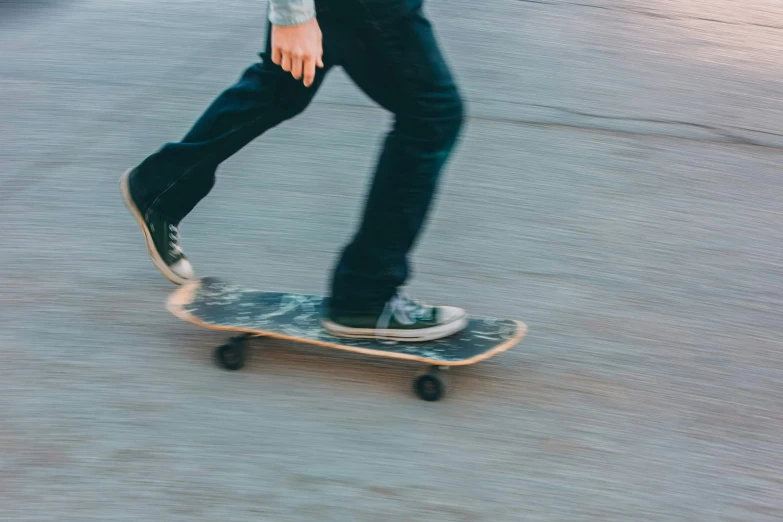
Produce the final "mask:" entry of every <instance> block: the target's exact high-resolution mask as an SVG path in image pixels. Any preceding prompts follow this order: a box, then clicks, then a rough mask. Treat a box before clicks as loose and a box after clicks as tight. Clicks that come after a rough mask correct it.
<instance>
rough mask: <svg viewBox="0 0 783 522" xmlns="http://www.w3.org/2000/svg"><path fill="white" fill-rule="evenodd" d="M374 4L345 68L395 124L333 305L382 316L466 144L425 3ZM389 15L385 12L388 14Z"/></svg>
mask: <svg viewBox="0 0 783 522" xmlns="http://www.w3.org/2000/svg"><path fill="white" fill-rule="evenodd" d="M375 3H377V4H379V5H377V6H376V5H374V3H373V1H372V0H368V1H367V3H366V6H367V8H366V12H365V16H364V18H363V19H361V20H357V21H356V22H355V23H356V28H355V30H354V31H347V32H346V34H348V35H350V37H351V38H356V39H357V40H358V41H351V40H350V39H348V38H346V39H343V40H342V41H341V46H340V56H341V64H342V65H343V67H344V68H345V70H346V72H347V73H348V74H349V75H350V76H351V78H352V79H353V80H354V81H355V82H356V84H357V85H358V86H359V87H360V88H361V89H362V90H363V91H364V92H365V93H367V95H368V96H370V97H371V98H373V99H374V100H375V101H376V102H378V103H379V104H380V105H382V106H383V107H385V108H386V109H388V110H389V111H391V112H393V113H394V115H395V122H394V126H393V128H392V129H391V131H390V132H389V134H388V135H387V137H386V141H385V144H384V148H383V152H382V153H381V155H380V158H379V160H378V164H377V167H376V171H375V175H374V181H373V184H372V188H371V190H370V193H369V195H368V198H367V202H366V206H365V209H364V214H363V217H362V222H361V225H360V227H359V230H358V232H357V234H356V235H355V237H354V238H353V240H352V242H351V243H350V244H349V245H348V246H347V247H346V248H345V250H344V251H343V254H342V257H341V259H340V261H339V263H338V265H337V268H336V270H335V274H334V279H333V286H332V306H333V307H334V308H336V309H341V310H355V311H358V310H367V311H378V310H380V309H382V308H383V307H384V305H385V303H387V302H388V300H389V299H390V298H391V297H392V296H393V295H394V294H395V293H396V292H397V288H398V287H399V286H401V285H403V284H404V283H405V281H406V279H407V277H408V273H409V268H408V254H409V252H410V250H411V249H412V247H413V245H414V242H415V240H416V238H417V236H418V234H419V232H420V230H421V228H422V226H423V224H424V222H425V219H426V217H427V213H428V210H429V208H430V206H431V202H432V199H433V196H434V194H435V191H436V188H437V182H438V178H439V175H440V172H441V169H442V167H443V165H444V164H445V162H446V160H447V158H448V156H449V153H450V152H451V150H452V148H453V146H454V144H455V141H456V139H457V136H458V133H459V130H460V127H461V124H462V120H463V104H462V100H461V97H460V95H459V92H458V91H457V88H456V86H455V84H454V80H453V78H452V75H451V73H450V71H449V69H448V66H447V65H446V63H445V61H444V59H443V57H442V55H441V53H440V50H439V48H438V44H437V41H436V38H435V35H434V34H433V31H432V28H431V26H430V23H429V21H428V20H427V19H426V18H425V17H424V15H423V13H422V12H421V4H420V2H410V1H408V2H406V1H401V0H394V1H391V2H388V1H385V2H375ZM381 11H384V12H381Z"/></svg>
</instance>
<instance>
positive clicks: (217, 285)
mask: <svg viewBox="0 0 783 522" xmlns="http://www.w3.org/2000/svg"><path fill="white" fill-rule="evenodd" d="M324 305H325V298H324V297H321V296H315V295H303V294H294V293H281V292H264V291H260V290H252V289H248V288H243V287H240V286H237V285H232V284H230V283H228V282H226V281H223V280H221V279H218V278H214V277H205V278H201V279H196V280H193V281H191V282H189V283H186V284H185V285H183V286H181V287H180V288H179V289H177V290H176V291H174V292H173V293H172V294H171V296H170V297H169V299H168V302H167V308H168V310H169V311H170V312H171V313H172V314H174V315H175V316H176V317H179V318H180V319H182V320H184V321H187V322H189V323H192V324H195V325H197V326H201V327H204V328H209V329H212V330H225V331H231V332H238V333H240V335H239V336H235V337H233V338H232V339H231V340H230V341H229V342H228V343H226V344H224V345H222V346H219V347H218V348H217V349H216V350H215V360H216V362H217V364H219V365H220V366H222V367H223V368H225V369H227V370H239V369H240V368H242V367H243V366H244V364H245V360H246V359H247V355H248V350H247V349H246V341H247V339H249V338H251V337H269V338H276V339H284V340H289V341H296V342H301V343H305V344H312V345H317V346H321V347H324V348H334V349H337V350H345V351H348V352H354V353H360V354H365V355H374V356H378V357H387V358H390V359H403V360H408V361H416V362H420V363H423V364H425V365H426V366H427V370H426V371H425V372H424V373H423V374H420V375H419V376H417V377H416V378H415V379H414V386H413V389H414V392H415V393H416V395H417V396H418V397H419V398H421V399H423V400H427V401H437V400H439V399H441V398H442V397H443V396H444V395H445V392H446V379H445V370H447V369H449V368H450V367H452V366H465V365H469V364H474V363H477V362H479V361H483V360H485V359H489V358H490V357H493V356H495V355H497V354H499V353H502V352H504V351H506V350H508V349H509V348H511V347H513V346H514V345H516V344H518V343H519V342H520V341H521V340H522V338H523V337H524V336H525V334H526V333H527V326H526V325H525V324H524V323H522V322H520V321H515V320H509V319H492V318H471V319H470V320H469V322H468V325H467V327H466V328H465V329H464V330H462V331H461V332H459V333H457V334H454V335H452V336H450V337H446V338H444V339H438V340H435V341H423V342H390V341H384V340H383V339H353V338H344V337H335V336H333V335H331V334H329V333H328V332H326V331H325V330H324V329H323V327H322V326H321V322H320V320H321V317H322V315H323V310H324Z"/></svg>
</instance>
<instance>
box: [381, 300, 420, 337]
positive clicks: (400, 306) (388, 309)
mask: <svg viewBox="0 0 783 522" xmlns="http://www.w3.org/2000/svg"><path fill="white" fill-rule="evenodd" d="M427 311H428V307H426V306H424V305H423V304H421V303H420V302H419V301H416V300H415V299H411V298H410V297H408V296H407V295H405V294H397V295H395V296H394V297H392V298H391V299H390V300H389V302H388V303H386V306H385V307H384V309H383V312H381V315H380V317H378V324H377V325H376V332H377V334H376V338H377V339H378V340H379V341H381V342H383V343H387V344H395V342H394V341H390V340H388V339H385V338H384V336H383V335H382V332H384V331H386V330H387V329H388V328H389V324H390V323H391V320H392V318H393V319H396V320H397V322H398V323H400V324H404V325H411V324H414V323H415V322H416V321H418V320H420V319H424V318H425V317H426V314H427Z"/></svg>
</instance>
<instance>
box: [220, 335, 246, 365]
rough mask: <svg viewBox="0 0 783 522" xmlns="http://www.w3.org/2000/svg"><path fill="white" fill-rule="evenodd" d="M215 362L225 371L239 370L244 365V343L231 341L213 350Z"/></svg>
mask: <svg viewBox="0 0 783 522" xmlns="http://www.w3.org/2000/svg"><path fill="white" fill-rule="evenodd" d="M215 360H216V361H217V363H218V364H219V365H220V366H221V367H223V368H225V369H226V370H232V371H233V370H239V369H241V368H242V367H243V366H244V365H245V343H244V342H242V341H241V340H236V339H235V340H232V341H231V342H229V343H226V344H224V345H222V346H218V348H217V349H216V350H215Z"/></svg>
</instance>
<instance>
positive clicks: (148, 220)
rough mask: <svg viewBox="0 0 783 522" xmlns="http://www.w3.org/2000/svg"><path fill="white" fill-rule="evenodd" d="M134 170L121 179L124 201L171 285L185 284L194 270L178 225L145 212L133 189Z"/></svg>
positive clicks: (153, 259) (159, 268) (161, 271)
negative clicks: (131, 183)
mask: <svg viewBox="0 0 783 522" xmlns="http://www.w3.org/2000/svg"><path fill="white" fill-rule="evenodd" d="M132 171H133V169H129V170H127V171H126V172H125V174H123V175H122V177H121V178H120V192H121V193H122V198H123V199H124V200H125V204H126V205H127V206H128V208H129V209H130V211H131V213H132V214H133V216H134V217H135V218H136V221H138V222H139V225H140V226H141V230H142V232H144V239H145V241H146V243H147V252H149V254H150V257H151V258H152V262H153V264H154V265H155V266H156V267H157V268H158V270H160V273H161V274H163V276H164V277H166V279H168V280H169V281H171V282H172V283H175V284H178V285H181V284H184V283H186V282H187V281H188V280H190V279H192V278H193V267H192V266H191V264H190V261H188V259H187V258H186V257H185V254H184V253H183V252H182V248H181V247H180V246H179V227H178V225H179V224H178V223H174V222H173V221H170V220H168V219H167V218H165V217H163V216H161V215H160V214H158V213H157V212H154V211H152V210H147V211H146V212H144V213H142V211H141V209H140V208H139V206H138V205H137V204H136V202H135V201H134V199H133V195H132V194H131V190H130V181H129V178H130V174H131V172H132Z"/></svg>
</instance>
